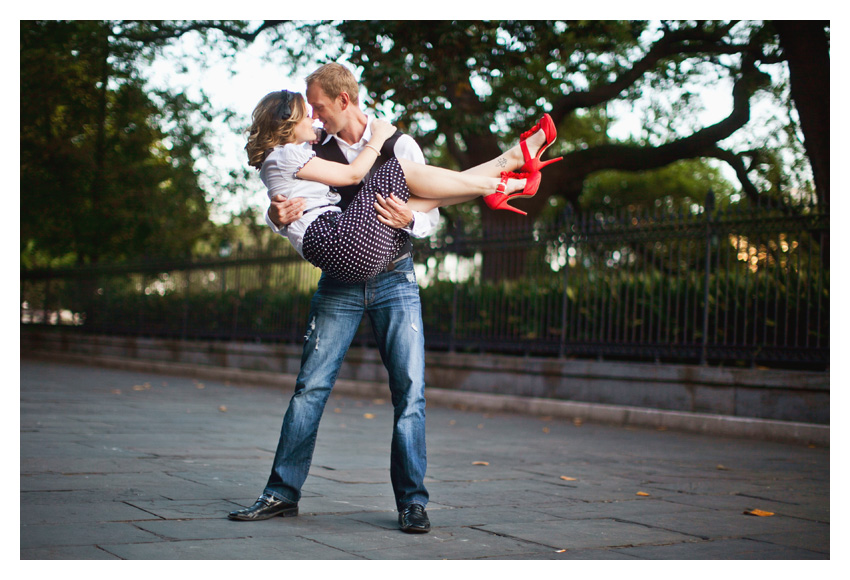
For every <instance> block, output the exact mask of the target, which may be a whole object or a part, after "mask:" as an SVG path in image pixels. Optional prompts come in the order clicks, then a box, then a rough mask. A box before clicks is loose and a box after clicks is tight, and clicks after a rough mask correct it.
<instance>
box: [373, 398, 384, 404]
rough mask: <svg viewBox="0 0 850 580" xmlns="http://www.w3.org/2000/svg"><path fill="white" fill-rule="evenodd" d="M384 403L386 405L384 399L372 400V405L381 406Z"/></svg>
mask: <svg viewBox="0 0 850 580" xmlns="http://www.w3.org/2000/svg"><path fill="white" fill-rule="evenodd" d="M384 403H386V401H385V400H384V399H372V404H373V405H383V404H384Z"/></svg>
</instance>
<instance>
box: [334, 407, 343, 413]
mask: <svg viewBox="0 0 850 580" xmlns="http://www.w3.org/2000/svg"><path fill="white" fill-rule="evenodd" d="M334 413H342V409H340V408H339V407H337V408H336V409H334Z"/></svg>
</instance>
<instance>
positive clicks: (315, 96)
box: [307, 83, 345, 134]
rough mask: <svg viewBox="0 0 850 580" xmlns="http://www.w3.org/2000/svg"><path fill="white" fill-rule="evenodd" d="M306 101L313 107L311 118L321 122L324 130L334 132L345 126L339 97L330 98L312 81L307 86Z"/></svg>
mask: <svg viewBox="0 0 850 580" xmlns="http://www.w3.org/2000/svg"><path fill="white" fill-rule="evenodd" d="M307 102H308V103H310V106H311V107H313V118H314V119H318V120H319V121H321V122H322V125H323V126H324V128H325V131H327V132H328V133H331V134H336V133H339V132H340V131H341V130H343V129H344V128H345V116H344V115H343V109H342V106H341V104H342V98H341V97H337V98H336V99H335V100H331V98H330V97H328V96H327V95H326V94H325V91H323V90H322V88H321V87H320V86H319V85H318V84H315V83H314V84H312V85H310V86H308V87H307Z"/></svg>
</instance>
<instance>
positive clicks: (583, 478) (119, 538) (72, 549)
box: [20, 358, 830, 560]
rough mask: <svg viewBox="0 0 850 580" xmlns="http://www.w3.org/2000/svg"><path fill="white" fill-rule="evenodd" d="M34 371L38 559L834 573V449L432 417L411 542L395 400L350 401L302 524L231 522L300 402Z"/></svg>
mask: <svg viewBox="0 0 850 580" xmlns="http://www.w3.org/2000/svg"><path fill="white" fill-rule="evenodd" d="M20 364H21V369H20V375H21V389H20V407H21V408H20V427H21V435H20V465H21V474H20V475H21V478H20V481H21V483H20V497H21V499H20V558H21V559H22V560H53V559H68V560H75V559H76V560H95V559H107V560H108V559H131V560H172V559H184V560H240V559H252V560H264V559H291V560H361V559H366V560H407V559H419V560H440V559H450V560H467V559H470V560H471V559H502V560H506V559H507V560H560V559H572V560H637V559H653V560H662V559H663V560H690V559H702V560H747V559H749V560H754V559H758V560H789V559H793V560H798V559H799V560H803V559H806V560H808V559H815V560H818V559H820V560H828V559H830V547H829V542H830V497H829V495H830V494H829V478H830V452H829V449H828V448H815V447H807V446H802V445H796V446H795V445H787V444H779V443H770V442H763V441H753V440H745V439H733V438H720V437H708V436H704V435H694V434H684V433H677V432H674V431H671V430H667V431H659V430H654V429H636V428H623V427H612V426H606V425H596V424H590V423H587V422H585V423H580V422H578V421H576V422H574V421H570V420H566V419H555V418H550V417H537V416H527V415H514V414H484V413H480V412H473V411H468V410H466V411H465V410H461V409H456V408H445V407H443V408H441V407H437V406H433V405H431V406H429V407H428V460H429V464H428V479H427V485H428V489H429V492H430V494H431V503H430V504H429V506H428V513H429V516H430V518H431V523H432V531H431V533H430V534H423V535H407V534H404V533H402V532H400V531H398V528H397V516H396V513H395V510H394V502H393V497H392V489H391V487H390V484H389V467H388V464H389V445H390V435H391V433H390V430H391V421H392V406H391V405H390V403H389V400H382V399H365V400H362V399H355V398H348V397H341V396H337V395H334V396H332V398H331V400H330V401H329V403H328V407H327V409H326V412H325V416H324V419H323V422H322V425H321V428H320V432H319V437H318V442H317V446H316V453H315V456H314V461H313V468H312V470H311V472H310V476H309V478H308V479H307V482H306V485H305V487H304V497H303V498H302V500H301V505H300V508H301V515H300V516H299V517H297V518H286V519H284V518H273V519H272V520H267V521H264V522H253V523H248V522H232V521H229V520H227V519H226V518H225V516H226V514H227V513H228V512H229V511H231V510H232V509H234V508H236V507H238V506H245V505H250V504H251V503H253V501H254V499H256V497H257V495H258V494H259V492H260V491H261V490H262V487H263V485H264V483H265V480H266V477H267V475H268V471H269V468H270V464H271V459H272V455H273V453H274V447H275V445H276V442H277V435H278V432H279V429H280V422H281V419H282V416H283V412H284V411H285V408H286V405H287V402H288V399H289V393H288V392H283V391H281V390H280V389H273V388H268V387H261V386H250V385H237V384H230V383H226V382H216V381H210V380H199V379H197V378H191V377H182V376H179V375H174V376H171V375H165V374H155V373H153V372H138V371H127V370H118V369H105V368H98V367H87V366H83V365H75V364H56V363H50V362H43V361H35V360H27V359H25V358H22V359H21V363H20ZM426 397H427V391H426ZM751 510H762V511H764V512H771V513H773V514H774V515H771V516H757V515H747V514H745V512H747V511H751Z"/></svg>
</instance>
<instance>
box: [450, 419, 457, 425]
mask: <svg viewBox="0 0 850 580" xmlns="http://www.w3.org/2000/svg"><path fill="white" fill-rule="evenodd" d="M455 423H457V421H455V420H454V419H452V420H451V421H449V425H454V424H455Z"/></svg>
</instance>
